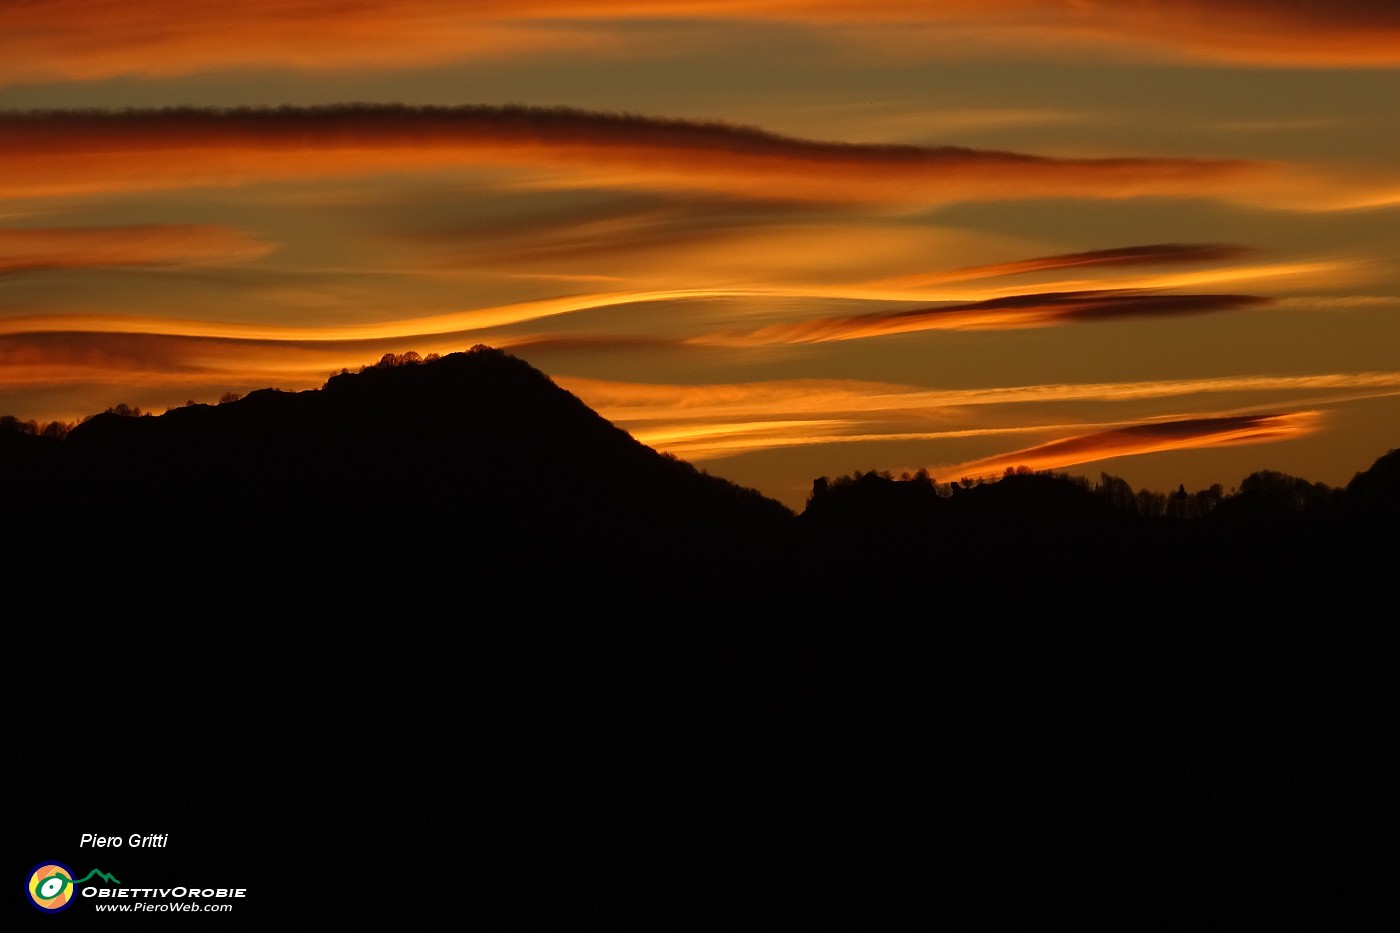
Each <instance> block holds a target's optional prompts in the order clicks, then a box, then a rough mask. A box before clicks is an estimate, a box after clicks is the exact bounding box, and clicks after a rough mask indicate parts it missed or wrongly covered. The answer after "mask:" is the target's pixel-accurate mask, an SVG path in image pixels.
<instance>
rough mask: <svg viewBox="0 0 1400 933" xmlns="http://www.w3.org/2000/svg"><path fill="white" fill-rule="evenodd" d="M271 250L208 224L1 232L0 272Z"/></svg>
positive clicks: (237, 258) (254, 255) (168, 262)
mask: <svg viewBox="0 0 1400 933" xmlns="http://www.w3.org/2000/svg"><path fill="white" fill-rule="evenodd" d="M273 249H274V247H273V245H272V244H271V243H267V242H265V241H263V240H259V239H258V238H256V237H254V236H252V235H251V234H248V233H245V232H244V231H242V230H234V229H232V228H230V227H220V226H215V225H209V224H139V225H130V226H123V227H43V228H0V274H4V273H7V272H24V271H32V270H38V269H83V268H90V267H96V266H183V265H209V264H219V263H228V262H244V261H247V260H250V259H258V258H260V257H262V256H266V255H267V254H268V253H270V252H272V250H273Z"/></svg>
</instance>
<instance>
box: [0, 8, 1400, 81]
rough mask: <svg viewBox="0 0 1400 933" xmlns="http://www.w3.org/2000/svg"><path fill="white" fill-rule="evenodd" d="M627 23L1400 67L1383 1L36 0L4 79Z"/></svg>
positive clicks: (452, 53) (594, 33)
mask: <svg viewBox="0 0 1400 933" xmlns="http://www.w3.org/2000/svg"><path fill="white" fill-rule="evenodd" d="M623 20H634V21H635V20H646V21H652V22H655V21H657V20H663V21H664V20H690V21H694V20H708V21H713V22H717V23H720V24H723V23H725V22H731V23H736V22H737V23H740V24H742V23H743V22H744V21H750V22H751V21H754V20H763V21H768V22H776V23H788V24H793V25H797V26H800V27H804V28H809V29H810V28H815V29H821V30H824V31H825V32H826V33H827V34H829V35H830V36H832V38H833V39H835V40H837V41H844V42H848V43H849V42H856V43H860V44H862V45H863V46H864V48H865V49H866V51H867V54H869V55H870V56H872V57H888V56H890V55H896V54H903V55H913V54H918V55H925V56H926V55H929V54H937V55H939V56H941V57H947V56H949V55H961V56H976V55H979V54H985V53H992V54H996V55H998V56H999V57H1002V58H1004V57H1006V56H1007V55H1008V54H1021V55H1031V56H1050V57H1063V56H1065V55H1076V54H1083V53H1084V52H1085V51H1088V50H1108V51H1110V52H1116V53H1117V54H1119V55H1122V56H1125V57H1126V56H1131V57H1133V58H1141V57H1144V56H1148V57H1155V58H1159V59H1166V60H1183V59H1184V60H1192V61H1199V60H1206V61H1215V62H1223V63H1230V64H1243V65H1292V66H1304V67H1374V66H1383V67H1384V66H1395V65H1396V64H1398V63H1400V12H1397V10H1396V7H1395V5H1394V4H1392V3H1389V2H1387V0H1334V2H1330V3H1325V4H1324V3H1319V2H1315V0H1275V2H1265V0H1234V2H1231V3H1228V4H1222V3H1218V2H1215V0H1170V2H1168V0H1134V2H1123V0H939V2H937V3H929V2H927V0H881V2H876V3H870V2H864V3H861V2H855V0H474V2H472V3H470V4H463V3H460V2H454V0H397V2H395V3H392V4H379V3H368V2H365V0H301V2H297V3H287V2H283V0H240V2H238V3H215V2H212V0H179V2H174V0H25V2H22V3H10V4H8V5H7V6H6V9H5V29H4V30H3V32H0V82H11V83H12V82H17V81H35V80H52V79H55V78H79V79H92V78H103V77H111V76H115V75H126V74H135V75H156V76H166V75H181V74H189V73H192V72H198V71H209V70H220V69H228V68H304V69H326V68H358V69H363V68H406V67H424V66H429V65H436V64H441V63H444V62H452V61H462V60H469V59H474V58H482V57H510V56H517V55H520V54H523V53H527V52H530V53H540V52H546V51H549V52H554V53H566V54H574V55H578V54H589V53H595V52H610V53H613V54H618V53H622V54H628V53H631V54H641V53H646V54H654V50H653V49H652V48H650V47H649V46H648V47H644V46H643V45H642V44H641V43H639V42H637V40H636V39H635V38H629V35H628V33H627V32H625V31H623V30H619V29H610V28H609V27H610V25H612V24H614V23H616V22H618V21H623ZM631 25H633V26H635V23H633V24H631Z"/></svg>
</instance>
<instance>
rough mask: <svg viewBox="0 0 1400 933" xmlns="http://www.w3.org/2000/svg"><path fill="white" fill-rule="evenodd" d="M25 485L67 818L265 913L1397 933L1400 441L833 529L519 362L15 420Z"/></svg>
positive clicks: (30, 693) (870, 480) (37, 614)
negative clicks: (1230, 472) (1323, 471)
mask: <svg viewBox="0 0 1400 933" xmlns="http://www.w3.org/2000/svg"><path fill="white" fill-rule="evenodd" d="M50 433H51V434H61V433H62V432H50ZM0 482H3V484H4V488H5V492H6V511H5V520H4V524H3V526H0V534H3V535H4V538H5V553H6V554H7V556H8V560H9V564H10V567H11V569H12V575H11V585H10V587H9V590H10V592H11V594H12V596H11V598H10V600H9V602H10V604H11V606H12V607H13V608H14V610H15V612H14V618H15V619H16V620H18V621H19V623H20V624H19V625H18V626H17V627H19V628H21V629H22V630H24V631H25V632H27V633H30V634H31V635H32V636H33V638H34V639H35V645H34V647H32V648H25V649H22V650H20V651H18V652H16V656H17V657H21V658H36V659H49V660H48V661H47V663H33V664H28V665H15V666H17V667H20V668H21V670H19V671H18V672H17V673H19V674H21V675H23V676H20V677H17V678H14V679H13V680H12V683H11V686H12V690H14V691H15V695H14V700H15V702H16V703H19V704H24V706H25V707H26V708H28V706H29V705H31V704H32V703H33V702H34V699H35V698H36V697H42V698H43V700H44V702H45V703H46V704H47V706H46V707H45V708H46V709H47V710H50V711H51V712H50V713H49V714H48V715H52V716H53V717H55V719H56V720H63V721H66V722H69V723H71V732H70V736H71V737H70V738H69V739H68V741H67V742H58V743H52V745H51V747H50V748H49V750H48V752H47V754H46V755H44V756H43V757H41V758H36V760H35V762H34V763H33V766H32V767H33V768H34V769H35V770H34V778H33V781H34V783H33V786H39V784H44V786H46V787H50V788H52V790H53V791H54V793H56V794H58V795H59V796H61V797H62V799H65V800H68V801H71V803H69V804H68V806H69V807H71V815H72V818H73V819H75V820H76V819H79V818H82V819H83V820H85V822H84V823H83V824H82V831H86V830H87V827H88V826H89V825H91V824H92V823H93V822H94V821H96V822H97V823H100V824H103V825H111V824H113V823H115V822H131V823H139V824H140V827H145V826H147V825H154V824H160V825H159V826H157V827H156V828H153V829H151V830H150V831H167V827H171V828H174V826H188V827H190V829H191V831H192V832H195V833H199V834H202V835H205V836H207V835H209V834H210V833H216V834H218V835H219V836H220V838H222V839H227V840H229V841H228V846H229V852H230V853H231V854H230V855H229V859H230V860H231V864H233V865H235V866H239V867H241V870H242V871H244V873H245V876H246V874H247V872H249V871H256V872H258V873H257V874H256V875H255V878H256V880H257V881H258V882H259V883H260V885H261V891H262V900H261V901H260V902H252V901H250V904H249V905H248V907H247V910H245V916H251V915H252V914H249V913H248V911H252V910H254V909H255V908H256V907H257V904H259V903H260V904H261V905H263V907H262V909H263V910H267V909H268V908H267V905H269V904H274V903H275V904H276V906H277V907H278V909H279V910H281V911H287V912H298V911H304V912H305V914H306V916H308V917H309V918H315V917H318V916H322V915H334V914H341V915H344V916H352V915H371V916H373V915H379V914H383V915H385V916H395V917H406V918H414V917H416V918H418V919H419V920H429V921H434V922H437V921H448V922H454V923H462V922H467V923H471V924H473V925H485V926H487V927H488V928H493V929H517V928H518V929H537V928H539V927H541V926H543V925H548V926H551V927H558V926H562V925H568V926H570V927H582V926H585V925H589V926H591V925H598V924H604V923H606V924H608V925H609V926H620V927H624V928H638V929H715V928H718V927H741V928H758V929H773V928H794V929H812V928H843V929H846V928H857V929H894V928H899V929H910V928H921V927H930V928H935V927H946V928H951V929H968V928H976V929H983V928H999V927H1008V926H1011V927H1018V928H1025V927H1027V926H1045V925H1049V924H1051V923H1060V922H1073V923H1076V924H1079V925H1083V926H1090V927H1095V926H1104V927H1112V928H1115V929H1120V928H1127V929H1133V928H1171V929H1177V928H1181V927H1183V926H1186V925H1190V926H1196V927H1202V928H1235V927H1238V926H1239V925H1240V924H1241V923H1244V922H1246V921H1251V922H1256V923H1266V924H1267V923H1287V924H1288V925H1290V926H1302V927H1307V928H1315V927H1328V928H1345V929H1354V928H1368V927H1371V926H1373V925H1376V924H1378V923H1382V924H1383V923H1384V922H1386V921H1393V920H1395V919H1396V916H1395V906H1396V905H1395V898H1394V896H1393V880H1394V869H1395V867H1396V866H1395V858H1394V856H1395V845H1394V842H1395V839H1396V819H1395V817H1396V814H1395V807H1394V792H1393V787H1394V779H1395V777H1396V775H1395V773H1394V770H1395V769H1394V767H1393V762H1392V759H1393V753H1394V751H1395V735H1396V734H1397V729H1396V726H1397V723H1396V716H1395V712H1396V704H1395V699H1396V696H1395V693H1396V678H1395V673H1396V672H1395V657H1396V655H1395V647H1396V640H1395V636H1394V634H1393V631H1394V629H1393V626H1394V622H1393V619H1394V615H1395V613H1394V610H1393V608H1392V607H1393V602H1394V601H1393V598H1392V595H1393V592H1394V587H1395V584H1394V573H1395V566H1396V563H1395V561H1396V556H1397V554H1396V551H1397V548H1396V545H1395V533H1394V532H1395V529H1396V527H1397V523H1398V522H1400V508H1398V507H1397V501H1398V498H1397V497H1400V455H1397V453H1396V452H1392V453H1390V454H1388V455H1387V456H1385V457H1383V458H1381V460H1380V461H1378V462H1377V463H1376V465H1375V466H1373V467H1372V468H1371V469H1370V470H1368V471H1366V472H1365V473H1362V474H1359V475H1358V476H1357V478H1356V479H1355V480H1354V481H1353V482H1352V483H1351V484H1350V485H1349V486H1348V487H1347V489H1346V490H1329V489H1327V488H1326V487H1319V486H1314V485H1312V484H1308V483H1306V482H1304V481H1301V480H1296V479H1294V478H1292V477H1286V476H1283V475H1282V474H1276V473H1259V474H1255V475H1254V476H1252V477H1250V478H1248V479H1247V480H1246V481H1245V482H1244V483H1242V484H1241V490H1240V492H1239V493H1238V494H1235V495H1225V494H1224V493H1223V491H1221V490H1219V489H1218V488H1217V489H1214V490H1203V491H1201V492H1199V493H1194V494H1188V493H1187V492H1186V491H1185V490H1184V489H1182V490H1179V491H1178V493H1177V494H1174V495H1170V496H1156V495H1154V494H1151V493H1146V492H1135V491H1133V490H1132V489H1131V488H1128V487H1127V485H1126V484H1125V483H1123V482H1122V481H1121V480H1115V479H1113V478H1112V477H1105V478H1104V481H1103V482H1102V483H1100V484H1099V485H1098V486H1097V487H1094V488H1089V487H1088V486H1087V485H1086V484H1082V483H1077V482H1075V481H1071V480H1069V479H1067V478H1063V477H1055V476H1048V475H1036V474H1030V475H1012V476H1009V477H1007V478H1005V479H1003V480H1001V481H999V482H996V483H989V484H982V485H971V486H968V487H963V486H958V487H956V488H948V487H938V486H936V485H935V484H934V483H933V482H932V481H930V480H928V479H927V478H926V477H923V476H919V477H912V478H910V479H909V480H907V481H899V480H894V479H891V478H888V477H886V476H881V475H878V474H865V475H861V476H857V477H852V478H846V479H841V480H837V481H834V482H832V481H827V480H819V481H818V483H817V484H816V486H815V487H814V494H813V498H812V500H811V502H810V503H809V505H808V507H807V509H806V510H805V511H804V512H803V514H802V515H801V516H793V515H791V513H789V512H788V511H787V510H786V509H784V508H783V507H782V506H780V505H778V504H777V503H774V502H772V501H770V500H767V499H765V498H763V497H762V496H760V495H758V494H757V493H754V492H752V491H750V490H744V489H740V488H738V487H735V486H733V485H732V484H730V483H727V482H725V481H723V480H720V479H717V478H714V477H710V476H707V475H704V474H702V473H700V472H697V471H696V470H694V469H693V468H691V467H690V466H688V465H686V464H684V463H681V462H679V461H676V460H674V459H671V458H667V457H663V456H660V455H658V454H656V453H655V452H654V451H652V450H650V449H649V448H646V447H644V446H642V445H640V444H638V443H637V442H636V441H634V440H632V439H631V438H630V437H629V436H628V435H626V434H625V433H624V432H622V431H620V430H618V429H617V428H615V427H613V426H611V425H610V424H608V423H607V422H606V421H604V420H603V419H601V418H600V417H598V416H597V415H596V414H595V413H593V412H591V411H590V410H589V409H587V408H586V407H585V406H584V405H583V404H582V403H581V402H579V401H578V399H576V398H574V397H573V396H571V395H569V394H568V393H566V392H564V391H562V390H560V389H559V388H558V387H556V386H554V385H553V383H552V382H550V381H549V380H548V379H547V378H546V377H545V376H543V375H542V374H540V373H538V372H536V371H535V370H533V369H532V368H530V367H529V366H528V365H526V364H525V363H523V362H522V361H520V360H518V359H515V358H513V357H510V356H508V355H506V354H504V353H501V352H499V351H495V350H490V349H487V348H477V349H475V350H473V351H472V352H470V353H466V354H454V355H451V356H448V357H445V358H443V359H441V360H436V361H433V362H422V363H407V364H404V365H386V366H380V367H374V368H369V369H366V370H365V371H363V372H361V373H360V374H358V375H349V374H347V375H342V376H337V377H334V378H332V379H331V380H330V382H329V383H327V385H326V386H325V388H323V389H321V390H319V391H315V392H301V393H285V392H276V391H272V390H266V391H262V392H255V393H253V394H251V395H249V396H248V397H247V398H244V399H242V400H240V401H235V402H230V403H226V404H221V405H219V406H205V405H194V406H189V407H186V408H181V409H175V410H172V411H170V412H167V413H166V414H165V415H163V416H160V417H123V416H120V415H116V414H108V415H99V416H97V417H95V418H93V419H90V420H88V421H86V422H84V423H83V424H81V425H79V426H77V427H76V428H74V429H73V430H72V432H71V433H70V434H69V435H68V436H67V438H66V439H60V438H59V437H57V436H53V437H43V436H37V435H34V434H29V433H25V432H23V431H4V430H0ZM21 644H27V643H26V642H21ZM12 708H18V707H12ZM45 782H47V783H45ZM97 783H100V784H101V785H102V788H103V790H102V791H101V794H100V795H99V796H98V797H94V791H93V786H94V784H97ZM118 814H120V815H121V816H122V819H118V816H117V815H118ZM172 824H174V826H172ZM140 827H134V828H140ZM211 827H218V828H217V830H216V829H214V828H211ZM269 835H270V836H272V837H273V838H274V839H275V840H276V841H275V843H273V844H272V845H271V846H270V845H269V844H268V841H267V840H268V837H269ZM240 846H241V848H240ZM282 855H285V856H287V857H289V858H292V859H294V860H296V864H297V865H298V866H310V872H311V874H313V875H314V874H317V873H320V872H329V873H332V874H335V875H336V876H337V877H345V878H348V877H350V876H352V875H353V877H354V878H355V879H356V881H357V882H358V883H359V884H360V886H359V887H358V888H356V889H355V896H354V897H353V898H351V897H348V896H345V897H338V898H337V897H322V896H319V895H313V896H312V897H311V898H310V899H309V900H307V899H305V898H300V897H299V896H298V895H297V892H298V891H300V890H301V889H300V888H294V887H288V886H286V885H285V884H284V883H283V882H282V880H281V878H280V875H279V873H278V872H277V871H275V870H272V869H269V868H266V867H262V868H259V867H257V866H264V865H265V863H267V862H269V861H270V860H275V859H276V858H278V857H279V856H282ZM26 867H27V866H26ZM420 875H421V876H422V877H425V878H426V879H427V881H426V882H425V883H426V884H428V885H429V890H428V893H427V894H426V896H423V897H421V898H413V897H406V892H409V891H410V890H412V888H411V887H410V886H408V882H409V880H410V879H412V878H414V877H419V876H420ZM313 890H316V889H314V887H313ZM274 891H275V892H278V893H270V892H274ZM257 916H260V917H262V916H272V914H266V913H264V914H257Z"/></svg>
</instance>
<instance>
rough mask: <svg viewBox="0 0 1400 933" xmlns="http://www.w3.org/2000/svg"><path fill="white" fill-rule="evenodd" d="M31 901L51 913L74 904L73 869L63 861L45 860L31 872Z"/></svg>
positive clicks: (28, 886) (29, 887) (28, 887)
mask: <svg viewBox="0 0 1400 933" xmlns="http://www.w3.org/2000/svg"><path fill="white" fill-rule="evenodd" d="M25 890H27V891H28V892H29V903H31V904H33V905H34V906H35V907H37V908H39V909H40V910H42V911H44V912H45V913H49V914H56V913H58V912H59V911H60V910H67V909H68V908H69V907H71V906H73V895H74V894H75V893H76V892H75V891H74V890H73V869H71V868H69V867H68V866H67V865H65V864H63V863H62V862H45V863H43V864H42V865H38V866H35V868H34V870H33V871H32V872H30V873H29V884H28V885H26V887H25Z"/></svg>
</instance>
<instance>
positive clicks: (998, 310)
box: [694, 289, 1269, 346]
mask: <svg viewBox="0 0 1400 933" xmlns="http://www.w3.org/2000/svg"><path fill="white" fill-rule="evenodd" d="M1268 303H1269V299H1268V298H1261V297H1257V296H1253V295H1173V294H1133V293H1130V292H1125V291H1120V290H1116V289H1115V290H1102V291H1090V292H1064V293H1048V294H1041V295H1015V296H1012V297H1007V298H993V299H991V300H988V301H977V302H972V303H970V304H960V305H950V306H946V307H938V308H918V309H915V310H912V311H893V312H884V313H874V314H861V315H856V316H854V317H836V318H818V319H815V320H809V321H798V322H796V323H790V324H775V325H773V326H770V327H763V328H760V329H758V330H755V331H752V332H750V333H747V334H715V335H710V336H706V337H700V338H696V340H695V341H694V342H695V343H715V344H720V345H729V346H764V345H768V344H792V343H825V342H827V341H832V340H859V339H861V338H865V337H880V336H886V335H889V334H904V333H911V332H914V331H924V330H1009V329H1016V328H1027V327H1051V326H1054V325H1058V324H1069V323H1078V322H1084V321H1097V320H1111V319H1115V318H1134V317H1164V316H1179V315H1184V314H1203V313H1206V312H1210V311H1228V310H1233V309H1237V308H1248V307H1257V306H1260V305H1264V304H1268Z"/></svg>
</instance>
